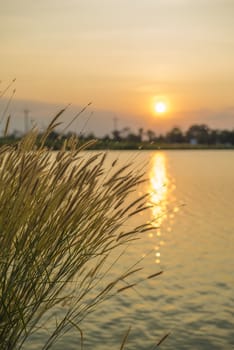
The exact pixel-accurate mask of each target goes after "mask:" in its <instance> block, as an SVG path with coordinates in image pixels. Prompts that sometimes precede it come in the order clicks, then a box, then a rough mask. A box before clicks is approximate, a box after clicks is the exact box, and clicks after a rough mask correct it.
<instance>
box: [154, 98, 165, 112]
mask: <svg viewBox="0 0 234 350" xmlns="http://www.w3.org/2000/svg"><path fill="white" fill-rule="evenodd" d="M154 110H155V112H156V113H157V114H163V113H166V111H167V105H166V103H165V102H163V101H158V102H156V103H155V105H154Z"/></svg>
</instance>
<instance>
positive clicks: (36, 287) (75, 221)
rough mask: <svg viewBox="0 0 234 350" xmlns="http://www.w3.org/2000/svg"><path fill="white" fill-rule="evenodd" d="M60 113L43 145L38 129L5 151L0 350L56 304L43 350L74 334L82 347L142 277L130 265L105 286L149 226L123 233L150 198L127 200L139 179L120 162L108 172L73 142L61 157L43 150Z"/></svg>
mask: <svg viewBox="0 0 234 350" xmlns="http://www.w3.org/2000/svg"><path fill="white" fill-rule="evenodd" d="M58 116H59V115H58ZM58 116H56V117H55V118H54V120H53V121H52V122H51V124H50V125H49V127H48V130H47V131H46V132H45V135H44V136H43V137H42V138H41V140H40V141H39V143H38V134H37V131H36V130H32V131H31V132H30V133H29V134H28V135H26V136H25V138H24V139H23V140H22V141H21V142H20V143H19V144H18V145H17V146H3V147H1V148H0V348H1V349H2V350H5V349H8V350H10V349H21V348H22V347H23V345H24V343H25V342H27V340H28V338H29V337H30V336H31V335H32V334H33V333H34V332H36V331H37V330H38V329H40V327H42V325H43V322H45V321H46V319H47V317H49V315H50V314H51V312H52V310H53V309H55V308H57V307H60V308H61V310H63V313H62V316H61V317H60V318H59V319H57V320H56V322H55V325H54V329H52V330H50V332H49V333H48V338H47V340H46V342H45V344H44V347H43V349H49V348H50V347H51V346H52V345H53V344H54V343H55V342H56V340H57V339H58V338H59V337H60V336H62V335H63V334H64V332H67V331H68V330H69V329H70V328H71V327H76V328H77V329H78V330H79V332H80V335H81V340H82V337H83V333H82V331H81V322H82V320H83V319H84V317H86V316H87V314H88V313H89V312H91V311H92V310H93V309H94V308H95V307H97V305H98V304H99V303H100V302H102V301H103V300H105V299H106V298H107V297H109V296H110V295H113V294H115V293H117V292H121V290H124V289H126V288H123V284H122V282H123V281H126V282H127V280H128V278H129V277H131V276H132V275H133V274H134V273H137V272H138V271H139V269H138V268H136V266H133V267H132V269H129V270H128V271H126V272H125V273H123V274H122V275H120V276H119V277H118V278H117V279H115V280H113V281H111V282H110V281H108V282H106V283H105V281H106V273H107V270H106V268H105V262H106V260H107V259H108V257H109V255H110V254H112V253H113V252H114V251H115V250H116V249H118V247H120V246H123V247H124V246H125V245H126V244H127V243H128V242H129V241H130V240H134V239H136V238H137V237H138V236H139V234H141V233H143V232H145V231H147V230H150V229H151V225H150V224H144V225H141V226H139V227H134V228H132V227H131V229H130V230H129V231H127V230H126V229H124V228H126V227H127V225H125V224H126V222H127V221H128V220H129V219H130V218H131V219H132V216H134V215H137V213H139V211H141V210H145V208H146V207H145V204H144V203H145V198H144V197H142V198H140V199H138V200H137V201H135V202H134V203H129V201H128V198H129V194H130V193H131V192H132V191H134V190H135V189H136V186H137V185H138V184H139V183H141V182H142V181H143V180H142V175H141V174H138V173H137V172H135V171H134V170H133V169H132V167H131V166H130V165H128V166H125V167H122V168H119V167H118V166H117V165H116V163H115V162H114V163H113V164H112V167H111V169H109V170H108V172H107V171H106V170H105V166H104V162H105V154H101V153H99V154H96V153H94V154H93V155H91V156H87V154H86V153H85V152H82V149H79V143H77V140H76V139H75V138H72V139H70V140H67V141H65V143H64V146H63V149H62V150H61V151H59V152H57V153H53V154H52V153H51V152H50V150H48V149H46V148H45V146H44V143H45V140H46V137H47V135H48V134H49V133H50V132H51V131H52V130H53V129H54V127H55V126H56V125H57V118H58ZM67 149H69V151H68V150H67ZM100 282H101V283H100ZM120 282H121V283H120ZM127 283H128V282H127ZM131 283H132V282H131ZM133 285H134V284H133ZM130 287H131V285H130ZM127 335H128V333H127ZM127 335H126V339H127ZM126 339H125V340H124V343H125V341H126ZM124 343H123V344H122V347H121V348H123V347H124Z"/></svg>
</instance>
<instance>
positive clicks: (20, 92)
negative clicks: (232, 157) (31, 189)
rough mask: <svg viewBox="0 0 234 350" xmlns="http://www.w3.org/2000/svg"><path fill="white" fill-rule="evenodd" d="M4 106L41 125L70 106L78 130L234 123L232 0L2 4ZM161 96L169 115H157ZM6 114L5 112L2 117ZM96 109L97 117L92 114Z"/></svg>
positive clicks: (17, 119)
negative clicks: (79, 113)
mask: <svg viewBox="0 0 234 350" xmlns="http://www.w3.org/2000/svg"><path fill="white" fill-rule="evenodd" d="M0 4H1V6H0V8H1V11H0V27H1V29H0V33H1V34H0V38H1V41H0V45H1V76H0V80H1V84H0V90H2V91H3V90H4V88H5V87H6V86H7V85H8V84H9V82H10V81H11V80H12V79H13V78H16V82H15V83H14V84H13V86H12V87H11V88H10V89H9V90H8V91H7V93H6V94H5V95H4V98H2V99H1V100H0V108H1V111H3V110H4V108H5V105H6V103H7V101H9V98H10V96H11V93H12V90H13V88H16V93H15V95H14V98H13V100H12V103H11V104H10V106H9V113H11V115H12V120H13V121H12V124H13V125H12V128H20V127H21V128H23V115H24V113H23V111H24V109H28V110H29V111H30V112H29V115H30V118H31V119H33V120H34V121H36V122H37V123H38V125H39V126H44V125H46V124H47V123H48V121H49V120H50V118H51V117H53V115H54V114H55V113H56V112H57V111H58V110H59V109H60V108H62V107H64V106H65V105H66V104H67V103H71V104H72V105H71V107H70V109H68V111H67V112H66V114H65V115H64V116H63V121H64V122H66V121H69V120H70V119H71V118H72V117H73V115H74V113H75V112H76V111H79V109H80V108H81V107H83V106H84V105H86V104H87V103H88V102H90V101H92V105H91V106H90V107H89V108H88V109H87V111H86V112H85V113H84V114H83V115H82V117H81V118H80V120H78V121H77V122H76V123H75V124H74V125H73V128H74V129H75V130H76V131H78V129H79V128H82V125H85V128H86V129H87V131H91V130H92V131H94V132H95V133H96V134H97V135H102V134H105V133H107V132H110V131H111V130H113V125H114V122H113V120H114V118H117V123H118V124H117V126H118V128H119V129H121V128H123V127H125V126H129V127H131V128H132V129H133V130H136V129H137V128H139V127H143V128H145V129H149V128H150V129H152V130H154V131H156V132H157V131H165V130H168V129H170V128H172V127H173V126H175V125H178V126H180V127H181V128H182V129H183V128H186V127H188V126H190V125H191V124H195V123H206V124H208V125H209V126H211V127H214V128H216V127H217V128H229V129H230V128H233V127H234V20H233V18H234V1H232V0H196V1H194V0H46V1H45V0H40V1H33V0H8V1H3V0H0ZM157 100H163V101H166V102H165V103H166V105H167V110H166V112H165V113H162V114H161V115H159V114H158V113H155V108H154V104H155V101H157ZM1 111H0V113H2V112H1ZM91 112H93V113H92V115H91V114H90V113H91Z"/></svg>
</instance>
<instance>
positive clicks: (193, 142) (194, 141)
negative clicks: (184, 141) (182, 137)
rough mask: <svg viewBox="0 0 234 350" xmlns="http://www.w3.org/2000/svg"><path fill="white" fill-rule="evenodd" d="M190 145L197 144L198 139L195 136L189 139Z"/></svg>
mask: <svg viewBox="0 0 234 350" xmlns="http://www.w3.org/2000/svg"><path fill="white" fill-rule="evenodd" d="M189 143H190V145H197V143H198V142H197V139H196V138H195V137H193V138H192V139H190V140H189Z"/></svg>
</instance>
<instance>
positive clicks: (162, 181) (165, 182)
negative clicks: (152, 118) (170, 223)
mask: <svg viewBox="0 0 234 350" xmlns="http://www.w3.org/2000/svg"><path fill="white" fill-rule="evenodd" d="M149 179H150V186H149V193H150V204H151V205H152V208H151V210H152V217H153V222H154V225H155V228H157V227H161V226H162V223H163V221H164V220H165V219H166V218H167V207H168V186H169V178H168V175H167V169H166V157H165V155H164V154H163V153H156V154H155V155H154V157H153V159H152V168H151V171H150V176H149ZM161 234H162V233H161V230H160V229H157V231H156V236H157V237H158V238H159V237H161ZM151 238H152V235H151ZM163 244H164V241H163V239H161V240H160V242H159V243H158V244H157V245H156V246H155V247H154V249H155V250H157V253H156V254H155V255H156V257H157V259H156V260H155V263H156V264H160V256H161V253H160V247H161V245H163Z"/></svg>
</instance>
